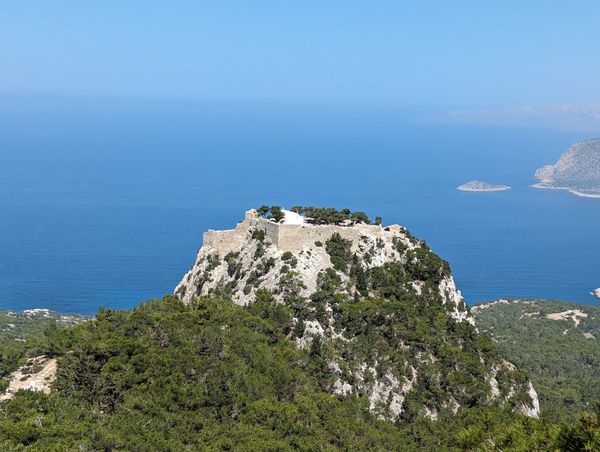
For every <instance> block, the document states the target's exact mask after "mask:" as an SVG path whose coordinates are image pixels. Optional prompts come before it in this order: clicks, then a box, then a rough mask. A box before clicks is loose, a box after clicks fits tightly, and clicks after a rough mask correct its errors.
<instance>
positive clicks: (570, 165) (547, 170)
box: [534, 139, 600, 198]
mask: <svg viewBox="0 0 600 452" xmlns="http://www.w3.org/2000/svg"><path fill="white" fill-rule="evenodd" d="M535 177H536V179H538V180H539V182H538V183H537V184H535V185H534V187H536V188H554V189H560V190H569V192H571V193H573V194H575V195H579V196H584V197H592V198H600V139H594V140H587V141H580V142H578V143H575V144H574V145H573V146H571V147H570V148H569V149H567V151H566V152H565V153H564V154H563V155H562V156H561V157H560V159H559V160H558V162H556V163H555V164H554V165H546V166H543V167H542V168H539V169H538V170H537V171H536V172H535Z"/></svg>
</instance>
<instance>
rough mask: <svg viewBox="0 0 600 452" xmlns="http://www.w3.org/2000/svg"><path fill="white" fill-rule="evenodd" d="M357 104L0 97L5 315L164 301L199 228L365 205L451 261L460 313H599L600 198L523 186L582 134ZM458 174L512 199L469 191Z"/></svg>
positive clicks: (0, 291) (0, 282)
mask: <svg viewBox="0 0 600 452" xmlns="http://www.w3.org/2000/svg"><path fill="white" fill-rule="evenodd" d="M430 118H431V116H429V115H428V114H427V113H424V112H409V111H405V110H397V109H368V108H357V107H344V108H341V107H337V108H331V107H314V106H313V107H306V106H286V105H278V106H273V105H261V104H234V103H231V104H218V103H197V104H195V103H192V102H160V101H124V100H118V99H87V100H85V101H82V100H76V99H56V98H54V99H50V98H47V99H17V98H10V99H3V101H2V102H1V103H0V309H16V310H22V309H27V308H34V307H46V308H50V309H54V310H58V311H62V312H78V313H85V314H91V313H94V312H95V311H96V310H97V309H98V307H100V306H104V307H111V308H130V307H132V306H135V305H136V304H138V303H139V302H140V301H142V300H147V299H151V298H157V297H161V296H162V295H164V294H167V293H170V292H172V290H173V288H174V287H175V285H176V284H177V282H178V281H179V279H180V278H181V277H182V276H183V274H184V273H185V272H186V271H187V269H188V268H189V266H190V265H191V264H192V262H193V260H194V258H195V255H196V252H197V249H198V247H199V246H200V245H201V240H202V232H203V231H205V230H207V229H208V228H212V229H224V228H232V227H234V226H235V224H236V222H237V221H239V220H241V219H242V217H243V213H244V211H245V210H247V209H249V208H251V207H257V206H260V205H262V204H277V205H282V206H288V207H289V206H292V205H298V204H299V205H316V206H334V207H338V208H344V207H348V208H350V209H352V210H364V211H366V212H367V213H368V214H369V215H371V216H372V217H374V216H376V215H381V216H382V217H383V219H384V223H387V224H390V223H400V224H402V225H405V226H407V227H408V228H409V229H410V230H411V232H412V233H413V234H415V235H416V236H418V237H420V238H423V239H425V240H426V241H427V243H428V244H429V245H430V246H431V248H432V249H433V250H434V251H435V252H437V253H438V254H440V255H441V256H442V257H444V258H445V259H447V260H448V261H449V262H450V265H451V267H452V270H453V273H454V275H455V279H456V282H457V285H458V286H459V288H460V289H461V290H462V292H463V295H464V296H465V299H466V300H467V302H468V303H469V304H474V303H477V302H480V301H485V300H492V299H496V298H498V297H540V298H552V299H559V300H569V301H574V302H580V303H597V301H595V299H594V298H593V297H592V296H591V295H590V291H591V290H593V289H595V288H596V287H599V286H600V234H599V233H598V231H599V230H600V199H586V198H580V197H577V196H574V195H571V194H569V193H566V192H563V191H555V190H538V189H533V188H530V187H529V185H530V184H532V183H533V179H532V176H533V173H534V171H535V169H536V168H538V167H540V166H542V165H543V164H547V163H553V162H554V161H556V159H557V158H558V157H559V156H560V155H561V154H562V152H564V150H565V149H566V148H567V147H568V146H569V145H571V144H572V143H573V142H575V141H577V140H580V139H587V138H590V136H588V135H585V134H576V133H561V132H557V131H550V130H541V129H510V128H489V127H475V126H458V125H443V124H439V123H438V124H436V123H435V122H434V121H432V120H431V119H430ZM471 179H481V180H484V181H487V182H492V183H498V184H508V185H511V186H513V189H512V190H509V191H506V192H496V193H466V192H460V191H457V190H455V187H456V186H457V185H459V184H462V183H464V182H467V181H469V180H471Z"/></svg>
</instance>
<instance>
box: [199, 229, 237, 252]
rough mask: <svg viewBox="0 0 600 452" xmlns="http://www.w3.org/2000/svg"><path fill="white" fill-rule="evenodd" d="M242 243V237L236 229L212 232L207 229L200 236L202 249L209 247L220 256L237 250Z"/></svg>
mask: <svg viewBox="0 0 600 452" xmlns="http://www.w3.org/2000/svg"><path fill="white" fill-rule="evenodd" d="M243 241H244V235H242V234H240V233H239V231H237V230H236V229H230V230H228V231H213V230H212V229H209V230H208V231H206V232H205V233H204V235H203V236H202V247H210V248H212V249H214V250H215V251H217V252H218V253H219V254H220V255H221V256H224V255H225V254H227V253H229V252H230V251H234V250H236V249H239V248H240V247H241V246H242V243H243Z"/></svg>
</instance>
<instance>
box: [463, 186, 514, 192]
mask: <svg viewBox="0 0 600 452" xmlns="http://www.w3.org/2000/svg"><path fill="white" fill-rule="evenodd" d="M511 188H512V187H498V188H468V187H465V188H461V187H456V189H457V190H459V191H468V192H473V193H474V192H491V191H506V190H510V189H511Z"/></svg>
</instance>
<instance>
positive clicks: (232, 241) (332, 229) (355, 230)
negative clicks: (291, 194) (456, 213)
mask: <svg viewBox="0 0 600 452" xmlns="http://www.w3.org/2000/svg"><path fill="white" fill-rule="evenodd" d="M254 228H257V229H261V230H263V231H265V234H266V238H267V239H268V240H269V241H270V242H271V243H273V244H274V245H275V246H276V247H277V248H278V249H279V250H281V251H291V252H293V253H297V252H300V251H301V250H302V248H303V247H305V246H308V247H313V246H314V244H315V242H317V241H319V242H322V243H323V246H325V242H327V240H328V239H329V238H330V237H331V236H332V235H333V234H335V233H336V232H337V233H338V234H340V235H341V236H342V237H343V238H345V239H347V240H351V241H352V249H353V251H356V250H357V248H358V242H359V240H360V237H361V236H362V235H366V236H369V237H373V236H376V237H383V235H384V234H385V232H384V231H383V229H382V228H381V227H380V226H374V225H367V224H359V225H354V226H352V227H348V226H335V225H325V226H315V225H310V224H304V225H297V224H277V223H273V222H271V221H268V220H265V219H263V218H260V217H259V216H258V215H256V213H255V212H254V211H248V212H247V213H246V217H245V219H244V220H243V221H241V222H240V223H238V224H237V226H236V228H235V229H232V230H227V231H214V230H208V231H207V232H205V233H204V238H203V244H202V246H203V247H204V246H206V247H210V248H212V249H214V250H215V251H217V252H218V253H219V254H220V255H221V256H224V255H225V254H227V253H229V252H231V251H237V250H239V249H240V248H241V246H242V245H243V243H244V242H245V240H246V239H247V236H248V234H249V232H250V231H251V230H253V229H254ZM387 234H390V232H387ZM392 234H393V233H392Z"/></svg>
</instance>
